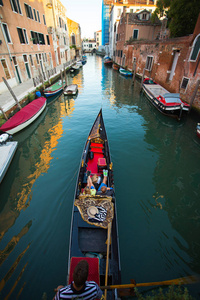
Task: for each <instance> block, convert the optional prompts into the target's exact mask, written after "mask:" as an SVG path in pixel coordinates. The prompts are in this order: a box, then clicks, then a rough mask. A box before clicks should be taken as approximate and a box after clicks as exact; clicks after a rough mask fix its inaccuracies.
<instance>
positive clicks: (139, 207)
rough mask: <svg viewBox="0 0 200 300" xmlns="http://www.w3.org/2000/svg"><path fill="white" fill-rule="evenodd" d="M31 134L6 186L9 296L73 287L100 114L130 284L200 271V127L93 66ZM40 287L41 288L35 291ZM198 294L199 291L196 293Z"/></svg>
mask: <svg viewBox="0 0 200 300" xmlns="http://www.w3.org/2000/svg"><path fill="white" fill-rule="evenodd" d="M67 80H68V84H78V89H79V92H78V94H77V97H65V96H64V95H60V96H59V97H56V98H55V99H52V100H51V101H49V103H48V109H47V110H46V111H45V112H44V114H43V115H41V116H40V119H38V120H37V121H36V122H34V123H33V124H32V126H30V127H29V128H27V131H23V132H21V134H19V135H16V136H15V138H16V139H17V140H18V141H19V147H18V150H17V152H16V155H15V157H14V160H13V163H12V164H11V166H10V169H9V170H8V173H7V175H6V177H5V180H4V181H3V182H2V184H1V185H0V194H1V201H0V270H1V272H0V291H1V297H2V299H8V298H10V299H16V298H17V297H18V298H19V299H28V297H29V295H30V291H31V295H32V299H41V298H42V295H43V293H44V292H46V293H47V295H48V299H52V298H53V288H54V287H56V286H57V285H58V284H65V281H66V273H67V271H66V270H67V251H68V247H69V244H68V241H69V231H70V219H71V208H72V207H71V206H72V202H73V194H74V189H75V181H76V174H77V169H78V165H79V162H80V157H81V151H82V148H83V146H84V142H85V139H86V137H87V134H88V132H89V129H90V128H91V125H92V123H93V122H94V118H95V117H96V115H97V113H98V111H99V108H100V107H102V108H103V115H104V121H105V125H106V129H107V134H108V138H109V144H110V149H111V154H112V161H113V168H114V179H115V188H116V199H117V208H118V223H119V240H120V252H121V264H122V280H123V283H129V282H130V278H136V279H137V282H149V281H151V280H152V281H158V280H167V279H172V278H176V277H181V276H186V275H188V274H189V275H191V274H193V273H195V272H196V273H199V270H200V268H199V264H200V260H199V257H200V255H199V242H200V241H199V224H200V218H199V210H200V206H199V199H198V197H199V194H200V183H199V182H200V171H199V165H200V161H199V160H200V156H199V151H200V143H198V141H197V139H196V133H195V127H196V126H195V122H196V119H195V120H194V119H193V117H192V116H191V117H190V116H189V118H187V119H186V120H185V121H183V122H179V123H178V122H177V121H176V120H173V119H169V118H167V117H166V116H162V115H161V114H160V113H159V112H158V111H157V110H155V108H154V107H152V106H151V105H150V104H149V102H148V100H147V99H146V98H145V96H144V95H143V94H142V93H140V83H139V81H137V80H136V82H135V84H134V85H132V78H125V77H122V76H120V75H119V73H118V72H116V71H114V70H112V69H111V68H106V67H105V66H104V65H103V61H102V58H101V57H96V58H95V56H93V57H88V62H87V64H86V65H85V66H84V67H83V68H82V70H80V71H79V73H78V74H76V75H75V76H73V77H72V76H71V75H70V74H69V75H68V77H67ZM36 286H37V289H35V287H36ZM191 290H195V289H194V288H193V287H191Z"/></svg>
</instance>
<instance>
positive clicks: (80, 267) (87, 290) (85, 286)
mask: <svg viewBox="0 0 200 300" xmlns="http://www.w3.org/2000/svg"><path fill="white" fill-rule="evenodd" d="M88 273H89V265H88V262H87V261H86V260H81V261H80V262H79V263H78V264H77V265H76V267H75V269H74V272H73V282H71V284H69V285H67V286H65V287H61V286H59V287H58V288H57V293H56V295H55V297H54V299H55V300H61V299H85V300H92V299H102V295H103V292H102V291H101V290H100V288H99V286H98V285H97V283H96V282H94V281H87V278H88Z"/></svg>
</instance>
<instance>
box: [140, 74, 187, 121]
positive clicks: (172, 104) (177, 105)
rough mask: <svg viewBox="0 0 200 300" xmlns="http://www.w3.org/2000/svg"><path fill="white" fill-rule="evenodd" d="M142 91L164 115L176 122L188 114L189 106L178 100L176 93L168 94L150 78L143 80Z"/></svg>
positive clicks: (178, 96)
mask: <svg viewBox="0 0 200 300" xmlns="http://www.w3.org/2000/svg"><path fill="white" fill-rule="evenodd" d="M143 90H144V92H145V94H146V95H147V97H148V99H149V100H150V102H151V103H152V104H153V105H154V106H155V107H156V108H157V109H158V110H159V111H160V112H161V113H162V114H164V115H167V116H169V117H172V118H176V119H178V120H180V119H181V117H182V115H183V114H186V113H188V112H189V109H190V105H189V104H188V103H186V102H183V101H182V100H181V99H180V95H179V94H178V93H169V92H168V91H167V90H166V89H165V88H163V87H162V86H161V85H159V84H157V83H156V82H155V81H153V80H151V79H150V78H145V79H144V80H143Z"/></svg>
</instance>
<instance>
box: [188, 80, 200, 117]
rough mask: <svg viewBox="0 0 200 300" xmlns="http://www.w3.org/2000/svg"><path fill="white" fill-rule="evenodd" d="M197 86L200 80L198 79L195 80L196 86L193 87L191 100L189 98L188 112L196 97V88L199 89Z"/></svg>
mask: <svg viewBox="0 0 200 300" xmlns="http://www.w3.org/2000/svg"><path fill="white" fill-rule="evenodd" d="M199 84H200V79H199V80H197V83H196V86H195V89H194V92H193V94H192V98H191V100H190V110H189V111H191V108H192V104H193V102H194V99H195V96H196V94H197V91H198V88H199Z"/></svg>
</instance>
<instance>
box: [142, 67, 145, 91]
mask: <svg viewBox="0 0 200 300" xmlns="http://www.w3.org/2000/svg"><path fill="white" fill-rule="evenodd" d="M144 74H145V68H144V69H143V74H142V80H141V89H142V84H143V80H144Z"/></svg>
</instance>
